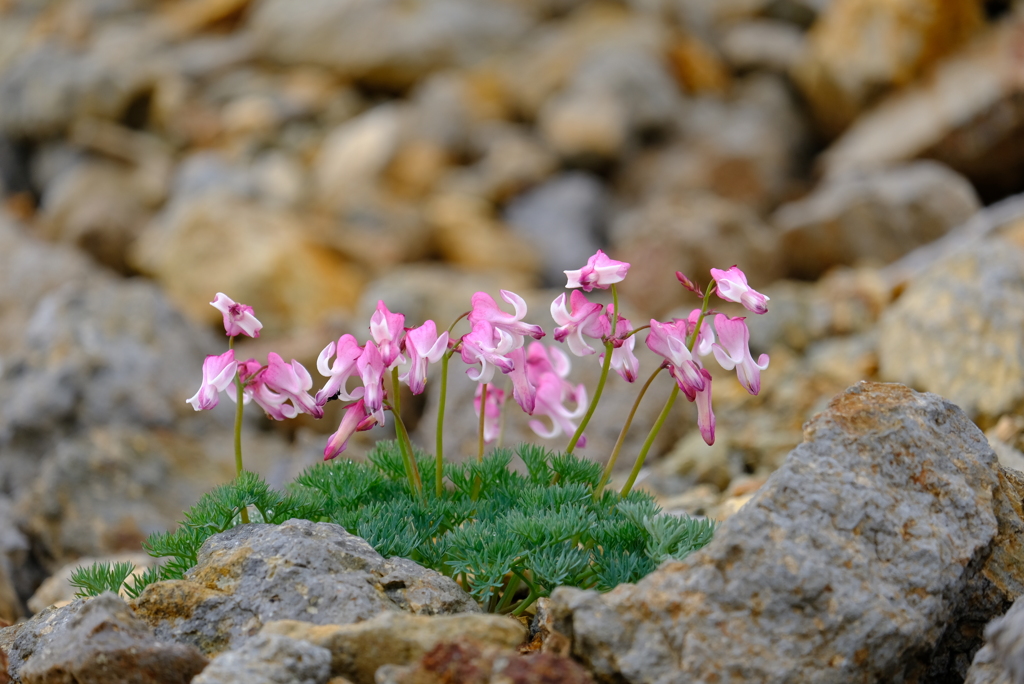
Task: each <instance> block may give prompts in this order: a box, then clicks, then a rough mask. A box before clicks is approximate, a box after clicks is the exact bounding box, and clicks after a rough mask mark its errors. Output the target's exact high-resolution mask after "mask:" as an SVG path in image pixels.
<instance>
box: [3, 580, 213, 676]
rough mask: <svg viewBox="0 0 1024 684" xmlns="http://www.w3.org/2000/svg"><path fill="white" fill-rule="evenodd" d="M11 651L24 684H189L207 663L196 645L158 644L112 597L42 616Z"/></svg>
mask: <svg viewBox="0 0 1024 684" xmlns="http://www.w3.org/2000/svg"><path fill="white" fill-rule="evenodd" d="M10 629H13V628H8V630H10ZM4 631H7V630H4ZM0 641H2V639H0ZM6 650H7V654H8V657H9V660H10V663H9V666H8V668H9V672H10V673H11V675H12V676H13V677H14V680H15V681H20V682H22V683H23V684H49V683H51V682H52V683H56V682H78V683H80V684H102V683H105V682H112V681H117V682H126V683H128V682H130V683H133V684H150V683H151V684H163V683H167V684H177V683H180V684H186V683H187V682H189V681H191V679H192V677H193V676H195V675H196V674H198V673H199V672H200V671H201V670H202V669H203V668H204V667H205V666H206V663H207V661H206V658H205V657H204V656H203V655H202V654H201V653H200V652H199V651H198V650H197V649H196V648H195V647H194V646H190V645H187V644H179V643H166V642H161V641H158V640H157V639H156V637H155V636H154V634H153V631H152V630H151V629H150V628H149V627H148V626H146V624H145V623H143V622H142V621H140V620H139V619H138V618H136V617H135V616H134V615H132V612H131V610H130V609H129V608H128V606H127V605H126V604H125V603H124V601H122V600H121V599H120V598H119V597H118V596H116V595H114V594H112V593H106V594H102V595H101V596H97V597H95V598H92V599H87V600H78V601H75V602H73V603H71V604H69V605H66V606H64V607H62V608H57V609H48V610H46V611H44V612H43V613H40V614H39V615H37V616H36V617H34V618H32V620H30V621H29V622H27V623H25V624H24V625H20V626H19V629H18V633H17V635H16V636H15V637H14V639H13V642H12V643H11V644H10V647H9V648H7V649H6Z"/></svg>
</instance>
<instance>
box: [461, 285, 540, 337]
mask: <svg viewBox="0 0 1024 684" xmlns="http://www.w3.org/2000/svg"><path fill="white" fill-rule="evenodd" d="M501 298H502V299H504V300H505V301H506V302H508V303H509V304H511V305H512V308H513V309H514V311H515V313H511V314H510V313H505V312H504V311H502V310H501V309H499V308H498V304H497V303H496V302H495V301H494V298H493V297H491V295H489V294H487V293H486V292H477V293H476V294H474V295H473V297H472V298H471V299H470V302H471V303H472V305H473V308H472V310H471V311H470V312H469V323H470V325H472V326H474V327H476V324H477V323H478V322H479V321H487V322H488V323H490V324H491V325H492V326H494V327H495V329H497V330H501V331H503V332H506V333H508V334H509V335H511V337H512V339H513V341H514V342H515V347H513V348H515V349H518V348H519V347H521V346H523V341H524V337H525V336H527V335H529V336H530V337H532V338H534V339H536V340H539V339H540V338H542V337H544V329H543V328H541V327H540V326H539V325H531V324H529V323H523V322H522V319H523V317H524V316H526V301H525V300H524V299H523V298H522V297H520V296H519V295H517V294H516V293H515V292H509V291H508V290H502V291H501Z"/></svg>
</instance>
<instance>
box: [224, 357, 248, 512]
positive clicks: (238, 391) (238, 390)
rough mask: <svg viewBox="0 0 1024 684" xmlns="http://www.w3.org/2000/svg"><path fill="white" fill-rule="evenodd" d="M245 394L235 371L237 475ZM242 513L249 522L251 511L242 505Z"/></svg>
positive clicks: (240, 461) (236, 475)
mask: <svg viewBox="0 0 1024 684" xmlns="http://www.w3.org/2000/svg"><path fill="white" fill-rule="evenodd" d="M234 348H235V338H234V337H229V338H228V349H234ZM244 399H245V394H244V392H243V390H242V377H241V375H240V374H239V373H238V371H235V477H238V476H239V475H241V474H242V470H243V468H242V406H243V405H244V404H243V400H244ZM240 515H241V518H242V522H243V523H248V522H249V511H248V510H246V508H245V506H243V507H242V510H241V511H240Z"/></svg>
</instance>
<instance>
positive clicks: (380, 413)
mask: <svg viewBox="0 0 1024 684" xmlns="http://www.w3.org/2000/svg"><path fill="white" fill-rule="evenodd" d="M356 369H357V370H358V371H359V377H360V378H361V379H362V381H363V390H364V394H363V401H364V402H365V404H366V412H367V413H368V414H371V415H373V416H374V417H375V418H376V419H377V422H378V423H380V424H381V425H383V424H384V371H385V366H384V358H383V357H382V356H381V353H380V349H379V348H378V347H377V345H376V344H374V343H373V342H367V343H366V345H365V346H364V347H363V353H362V354H361V355H360V356H359V358H358V359H357V360H356Z"/></svg>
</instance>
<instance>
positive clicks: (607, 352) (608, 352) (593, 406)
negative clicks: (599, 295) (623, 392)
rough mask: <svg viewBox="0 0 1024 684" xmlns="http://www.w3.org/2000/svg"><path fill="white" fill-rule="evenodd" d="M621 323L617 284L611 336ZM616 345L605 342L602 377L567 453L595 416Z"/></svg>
mask: <svg viewBox="0 0 1024 684" xmlns="http://www.w3.org/2000/svg"><path fill="white" fill-rule="evenodd" d="M618 324H619V291H618V290H616V289H615V285H614V284H613V285H612V330H611V334H610V336H611V337H615V328H616V326H618ZM614 348H615V347H614V345H613V344H612V343H611V342H610V341H609V342H605V344H604V364H603V365H602V366H601V378H600V379H599V380H598V381H597V389H595V390H594V398H593V399H592V400H591V402H590V406H589V407H587V412H586V414H584V416H583V420H581V421H580V426H579V427H578V428H576V432H575V433H573V436H572V439H570V440H569V446H567V447H566V448H565V453H567V454H571V453H572V452H573V450H574V449H575V448H576V442H578V441H580V437H582V436H583V431H584V430H585V429H586V428H587V424H588V423H590V419H591V418H593V416H594V411H595V410H597V403H598V402H599V401H601V393H602V392H604V383H605V382H606V381H607V380H608V371H609V370H610V369H611V367H612V351H613V350H614Z"/></svg>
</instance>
